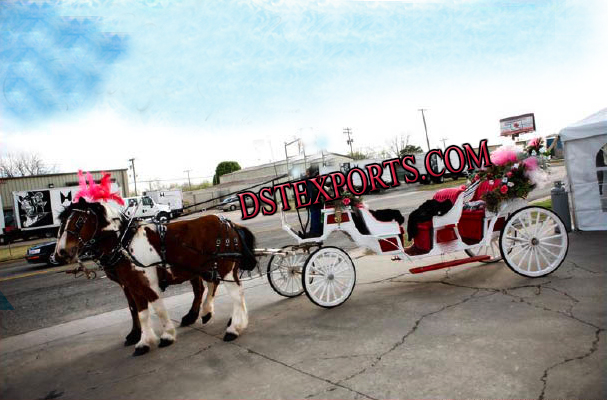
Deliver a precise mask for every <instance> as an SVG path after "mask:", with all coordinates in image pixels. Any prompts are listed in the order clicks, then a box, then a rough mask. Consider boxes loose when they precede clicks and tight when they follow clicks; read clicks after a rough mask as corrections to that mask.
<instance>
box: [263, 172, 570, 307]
mask: <svg viewBox="0 0 608 400" xmlns="http://www.w3.org/2000/svg"><path fill="white" fill-rule="evenodd" d="M480 188H481V189H482V190H481V191H480V190H479V189H480ZM483 190H488V185H487V182H479V181H478V182H475V183H473V184H471V185H469V186H468V187H467V188H466V189H465V190H464V191H462V192H460V193H459V194H458V196H457V197H456V198H455V200H454V202H453V206H452V207H451V209H450V210H449V211H448V212H447V213H446V214H444V215H441V216H434V217H432V220H431V221H429V222H428V223H427V225H428V229H427V231H426V233H427V234H428V237H427V239H426V240H425V242H426V249H425V251H424V252H421V253H414V254H412V253H411V252H409V251H408V249H406V248H405V240H404V231H403V228H402V227H401V226H400V225H399V224H398V223H397V222H395V221H392V222H382V221H378V220H377V219H376V218H374V216H373V215H372V213H371V212H370V210H369V209H368V208H367V206H366V205H365V204H363V203H360V204H358V205H354V206H352V205H351V206H344V207H340V208H338V209H337V208H334V207H326V208H324V209H323V210H322V215H323V222H324V223H323V233H322V235H321V236H319V237H314V238H302V237H300V236H299V235H298V233H296V232H295V231H294V230H293V228H291V226H290V225H289V224H288V223H287V221H286V218H285V214H284V213H283V212H281V222H282V227H283V229H284V230H285V231H286V232H287V233H288V234H289V235H290V236H291V237H292V238H293V239H294V241H295V242H296V243H297V244H296V245H293V246H288V248H287V249H284V251H282V252H281V254H277V255H275V256H274V257H273V259H271V262H270V263H269V268H268V271H267V274H268V278H269V281H270V283H271V286H272V287H273V289H275V291H277V293H279V294H281V295H283V296H287V297H294V296H298V295H300V294H302V293H306V295H307V296H308V297H309V298H310V300H311V301H313V302H314V303H315V304H317V305H319V306H322V307H328V308H329V307H335V306H337V305H340V304H342V303H343V302H345V301H346V300H347V299H348V297H349V296H350V294H351V292H352V290H353V288H354V284H355V280H356V272H355V266H354V263H353V262H352V260H351V259H350V257H349V256H348V254H347V253H346V252H345V251H344V250H342V249H339V248H336V247H328V246H324V245H323V243H324V242H325V241H326V240H327V239H328V238H329V236H330V235H331V234H332V233H334V232H342V233H344V234H346V235H347V236H348V237H349V238H350V239H351V240H352V241H353V242H355V243H356V244H357V245H358V246H359V247H362V248H365V249H367V250H369V251H371V252H373V253H374V254H378V255H391V256H392V257H393V260H404V261H407V262H410V263H414V262H417V261H419V260H422V259H425V258H429V257H434V256H435V257H436V256H443V255H447V254H451V253H458V252H462V251H464V252H466V253H467V254H468V255H469V258H465V259H457V260H452V261H447V262H446V261H444V262H440V263H436V264H431V265H426V266H422V267H414V268H410V270H409V271H410V272H411V273H413V274H416V273H421V272H426V271H431V270H436V269H441V268H447V267H452V266H456V265H460V264H465V263H470V262H483V263H492V262H497V261H500V260H503V259H504V261H505V264H507V266H508V267H509V268H510V269H511V270H513V271H514V272H516V273H518V274H520V275H523V276H526V277H530V278H534V277H540V276H545V275H547V274H549V273H551V272H553V271H554V270H555V269H557V268H558V267H559V266H560V265H561V263H562V262H563V260H564V258H565V256H566V253H567V250H568V236H567V231H566V227H565V226H564V224H563V222H562V221H561V219H560V218H559V217H558V216H557V215H556V214H554V213H553V212H552V211H550V210H548V209H545V208H542V207H536V206H529V205H528V202H527V200H525V199H522V198H514V199H509V200H505V201H502V202H501V203H500V205H499V207H498V210H496V212H492V211H490V210H488V209H487V208H485V207H484V208H482V209H480V210H477V211H476V212H472V213H471V212H469V211H468V210H466V211H465V210H464V208H465V203H466V202H467V201H469V200H472V199H478V198H479V197H480V195H481V194H482V193H483ZM490 190H491V189H490ZM463 213H464V214H465V215H464V218H463ZM467 213H468V215H467ZM471 214H475V220H473V224H470V223H469V224H468V223H466V222H467V217H470V216H471ZM362 226H363V227H364V228H363V229H362ZM417 238H418V237H416V238H414V243H416V240H417ZM280 287H282V289H281V288H280Z"/></svg>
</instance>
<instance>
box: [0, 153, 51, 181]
mask: <svg viewBox="0 0 608 400" xmlns="http://www.w3.org/2000/svg"><path fill="white" fill-rule="evenodd" d="M54 172H57V167H56V166H54V165H48V164H47V163H45V162H44V160H42V158H41V157H40V155H38V154H36V153H17V154H12V153H9V154H6V155H5V156H2V157H0V177H3V178H14V177H19V176H30V175H43V174H51V173H54Z"/></svg>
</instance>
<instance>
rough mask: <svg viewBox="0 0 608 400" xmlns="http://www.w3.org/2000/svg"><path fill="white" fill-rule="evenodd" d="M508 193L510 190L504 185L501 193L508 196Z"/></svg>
mask: <svg viewBox="0 0 608 400" xmlns="http://www.w3.org/2000/svg"><path fill="white" fill-rule="evenodd" d="M508 191H509V188H508V187H507V185H502V186H501V187H500V193H502V194H507V192H508Z"/></svg>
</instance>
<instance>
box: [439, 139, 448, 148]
mask: <svg viewBox="0 0 608 400" xmlns="http://www.w3.org/2000/svg"><path fill="white" fill-rule="evenodd" d="M440 140H441V141H442V142H443V151H445V142H446V140H448V139H446V138H443V139H440Z"/></svg>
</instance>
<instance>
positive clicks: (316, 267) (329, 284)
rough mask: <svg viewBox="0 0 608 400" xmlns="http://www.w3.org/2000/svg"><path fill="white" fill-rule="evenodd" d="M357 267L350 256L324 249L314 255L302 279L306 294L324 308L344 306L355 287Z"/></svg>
mask: <svg viewBox="0 0 608 400" xmlns="http://www.w3.org/2000/svg"><path fill="white" fill-rule="evenodd" d="M355 278H356V275H355V267H354V265H353V263H352V261H351V259H350V257H348V255H347V254H346V253H344V252H343V251H341V250H339V249H334V248H324V249H321V250H319V251H317V252H316V253H314V254H313V255H312V256H311V257H310V259H309V260H308V262H307V263H306V267H305V268H304V276H303V277H302V279H303V281H304V285H305V287H306V294H307V295H308V297H309V298H310V299H311V300H312V301H313V302H314V303H316V304H318V305H320V306H322V307H335V306H337V305H340V304H342V303H343V302H344V301H346V299H348V297H349V296H350V294H351V293H352V291H353V288H354V286H355Z"/></svg>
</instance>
